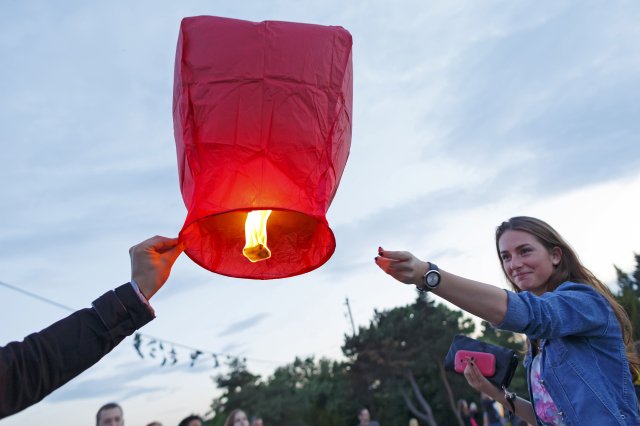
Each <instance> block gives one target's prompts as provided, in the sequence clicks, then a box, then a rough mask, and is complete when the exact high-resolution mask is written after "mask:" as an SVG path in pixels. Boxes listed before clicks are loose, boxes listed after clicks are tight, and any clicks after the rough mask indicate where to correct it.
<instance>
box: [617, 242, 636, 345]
mask: <svg viewBox="0 0 640 426" xmlns="http://www.w3.org/2000/svg"><path fill="white" fill-rule="evenodd" d="M635 260H636V270H635V271H634V272H633V274H628V273H625V272H623V271H622V270H621V269H620V268H618V267H617V266H614V268H615V269H616V274H617V276H618V287H619V288H620V290H619V292H618V294H617V295H616V299H617V301H618V303H620V304H621V305H622V307H623V308H624V309H625V311H627V315H629V319H630V320H631V325H632V326H633V340H635V341H637V340H640V254H635Z"/></svg>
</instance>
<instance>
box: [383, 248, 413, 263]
mask: <svg viewBox="0 0 640 426" xmlns="http://www.w3.org/2000/svg"><path fill="white" fill-rule="evenodd" d="M378 255H379V256H381V257H384V258H385V259H392V260H400V261H403V260H409V259H411V257H412V255H411V253H409V252H408V251H389V250H383V249H382V247H378Z"/></svg>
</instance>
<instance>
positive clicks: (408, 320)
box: [342, 295, 474, 425]
mask: <svg viewBox="0 0 640 426" xmlns="http://www.w3.org/2000/svg"><path fill="white" fill-rule="evenodd" d="M473 329H474V324H473V321H472V320H471V319H469V318H465V317H463V314H462V312H461V311H458V310H455V311H454V310H451V309H449V308H447V307H446V306H445V305H444V304H439V305H436V304H435V303H434V302H433V300H432V299H431V298H430V297H428V296H426V295H419V296H418V298H417V299H416V301H415V303H413V304H411V305H408V306H403V307H398V308H394V309H391V310H388V311H382V312H380V311H375V313H374V318H373V320H372V321H371V323H370V325H369V327H367V328H364V327H361V328H360V330H359V333H358V334H357V335H356V336H353V337H349V336H346V337H345V344H344V345H343V348H342V350H343V353H344V354H345V356H346V357H347V358H348V359H349V360H350V361H351V369H350V372H349V376H350V382H351V384H352V388H353V391H354V393H355V394H356V395H357V399H358V401H359V403H360V405H362V406H365V405H366V406H369V407H373V408H374V411H377V412H379V413H384V414H383V415H382V417H379V420H380V421H381V423H383V424H397V423H398V420H399V419H405V418H407V417H408V416H409V415H411V416H415V417H418V418H419V419H422V420H423V421H425V422H427V424H429V425H436V424H437V423H438V421H441V422H445V420H447V419H451V418H452V417H457V410H456V407H455V397H454V394H455V393H456V392H455V389H454V387H452V386H451V384H450V380H449V378H448V376H447V374H446V373H445V370H444V357H445V355H446V353H447V351H448V348H449V346H450V344H451V341H452V340H453V336H454V335H455V334H458V333H462V334H469V333H471V332H473ZM465 386H466V383H465ZM466 387H467V388H468V386H466ZM455 388H457V389H462V388H461V386H460V384H458V385H457V386H455ZM442 390H445V391H444V392H442ZM445 423H446V422H445Z"/></svg>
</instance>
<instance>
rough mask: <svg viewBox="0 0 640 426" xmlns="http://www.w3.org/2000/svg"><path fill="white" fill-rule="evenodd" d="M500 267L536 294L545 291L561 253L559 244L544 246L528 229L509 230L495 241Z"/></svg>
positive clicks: (518, 285) (519, 284)
mask: <svg viewBox="0 0 640 426" xmlns="http://www.w3.org/2000/svg"><path fill="white" fill-rule="evenodd" d="M498 250H499V251H500V258H501V259H502V268H503V269H504V271H505V273H506V274H507V276H508V277H509V279H510V280H511V282H512V283H513V284H515V285H516V286H517V287H518V288H519V289H520V290H522V291H530V292H532V293H534V294H537V295H538V296H539V295H541V294H542V293H544V292H545V291H546V284H547V281H548V280H549V277H551V274H552V273H553V271H554V269H555V267H556V266H557V265H558V264H559V263H560V258H561V256H562V253H561V250H560V248H559V247H554V248H553V249H552V250H551V251H549V250H547V249H546V248H545V247H544V246H543V245H542V244H541V243H540V241H538V239H536V237H534V236H533V235H531V234H529V233H528V232H524V231H515V230H508V231H505V232H504V234H502V236H501V237H500V240H499V241H498Z"/></svg>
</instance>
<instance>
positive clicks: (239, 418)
mask: <svg viewBox="0 0 640 426" xmlns="http://www.w3.org/2000/svg"><path fill="white" fill-rule="evenodd" d="M203 425H204V419H203V418H202V417H201V416H198V415H196V414H191V415H189V416H187V417H185V418H184V419H182V420H180V423H178V426H203ZM96 426H124V411H123V410H122V407H121V406H120V405H119V404H117V403H115V402H110V403H108V404H105V405H103V406H102V407H100V409H99V410H98V412H97V413H96ZM146 426H163V424H162V423H161V422H159V421H152V422H150V423H147V425H146ZM224 426H264V422H263V420H262V417H260V416H253V417H251V419H249V418H248V417H247V415H246V413H245V412H244V411H243V410H233V411H232V412H231V413H230V414H229V416H228V417H227V419H226V420H225V422H224ZM372 426H373V425H372Z"/></svg>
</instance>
